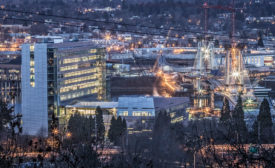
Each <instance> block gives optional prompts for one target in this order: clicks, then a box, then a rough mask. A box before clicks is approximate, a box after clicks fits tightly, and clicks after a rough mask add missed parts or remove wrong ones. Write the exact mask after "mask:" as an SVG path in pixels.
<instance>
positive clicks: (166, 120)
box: [152, 111, 171, 159]
mask: <svg viewBox="0 0 275 168" xmlns="http://www.w3.org/2000/svg"><path fill="white" fill-rule="evenodd" d="M170 121H171V119H170V116H169V115H167V113H166V111H163V112H160V113H159V114H158V116H157V117H156V120H155V124H154V128H153V139H152V150H153V156H154V157H155V159H165V158H166V157H168V154H169V151H170V146H171V144H170V142H171V141H170V138H171V129H170V128H171V123H170Z"/></svg>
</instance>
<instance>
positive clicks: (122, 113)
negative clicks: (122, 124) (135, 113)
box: [120, 111, 128, 116]
mask: <svg viewBox="0 0 275 168" xmlns="http://www.w3.org/2000/svg"><path fill="white" fill-rule="evenodd" d="M120 115H121V116H128V111H122V112H121V113H120Z"/></svg>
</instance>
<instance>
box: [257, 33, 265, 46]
mask: <svg viewBox="0 0 275 168" xmlns="http://www.w3.org/2000/svg"><path fill="white" fill-rule="evenodd" d="M258 46H259V47H264V42H263V34H262V32H258Z"/></svg>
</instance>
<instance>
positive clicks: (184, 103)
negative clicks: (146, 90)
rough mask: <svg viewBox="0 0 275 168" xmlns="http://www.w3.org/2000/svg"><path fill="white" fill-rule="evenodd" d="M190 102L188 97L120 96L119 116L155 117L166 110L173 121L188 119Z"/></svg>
mask: <svg viewBox="0 0 275 168" xmlns="http://www.w3.org/2000/svg"><path fill="white" fill-rule="evenodd" d="M189 104H190V100H189V98H187V97H172V98H165V97H119V99H118V107H117V116H123V117H124V118H126V119H127V118H133V117H155V116H156V115H157V113H159V112H160V111H166V112H167V113H168V114H169V115H170V117H171V122H172V123H176V122H182V121H184V120H188V115H187V114H186V111H185V110H186V108H187V107H188V105H189Z"/></svg>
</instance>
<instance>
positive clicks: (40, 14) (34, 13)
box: [0, 8, 242, 39]
mask: <svg viewBox="0 0 275 168" xmlns="http://www.w3.org/2000/svg"><path fill="white" fill-rule="evenodd" d="M0 10H1V11H6V12H15V13H21V14H30V15H38V16H46V17H55V18H62V19H72V20H78V21H87V22H94V23H104V24H112V25H120V26H131V27H142V28H148V29H155V30H162V31H163V30H164V31H174V32H178V33H183V32H185V33H194V34H202V35H214V36H224V37H228V35H222V34H219V33H213V32H200V31H193V30H187V29H178V28H171V29H167V28H159V27H155V26H145V25H136V24H129V23H118V22H111V21H102V20H95V19H87V18H78V17H69V16H60V15H53V14H44V13H40V12H30V11H20V10H13V9H5V8H0ZM173 37H174V36H173ZM232 37H237V38H240V39H242V38H241V37H240V36H232Z"/></svg>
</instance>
